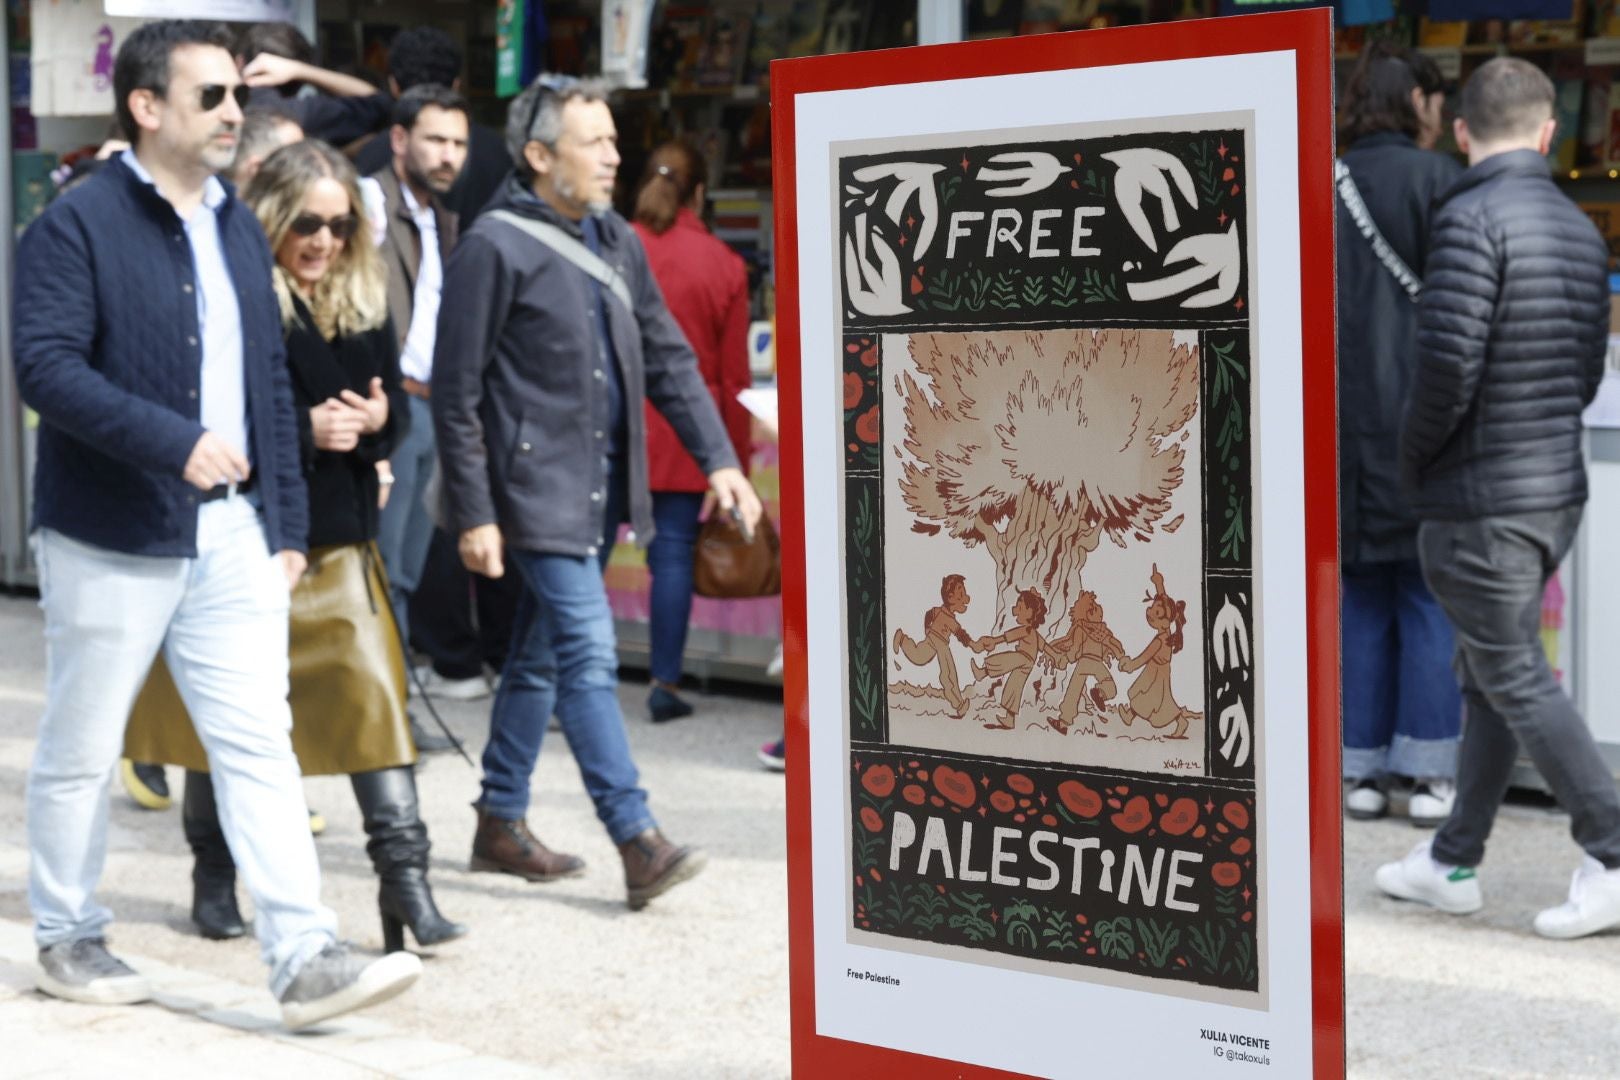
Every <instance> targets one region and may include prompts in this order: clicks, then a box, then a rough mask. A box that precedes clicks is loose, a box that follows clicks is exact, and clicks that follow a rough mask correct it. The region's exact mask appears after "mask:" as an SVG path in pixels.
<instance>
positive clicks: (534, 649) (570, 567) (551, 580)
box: [479, 484, 657, 844]
mask: <svg viewBox="0 0 1620 1080" xmlns="http://www.w3.org/2000/svg"><path fill="white" fill-rule="evenodd" d="M610 490H611V491H613V492H614V495H613V497H610V499H609V507H608V512H607V514H606V515H605V520H606V521H610V522H613V523H614V524H613V525H612V526H611V527H608V528H604V530H603V536H604V542H602V543H600V544H598V553H597V555H596V556H594V557H590V556H575V555H553V554H548V553H546V552H539V551H525V550H522V549H511V550H509V551H508V552H507V560H506V561H507V566H508V568H509V571H515V572H516V573H517V574H518V575H519V577H520V578H521V579H522V581H523V586H524V588H523V591H522V594H521V595H520V596H519V597H518V605H517V614H516V617H515V618H514V620H513V625H512V647H511V650H510V651H509V653H508V654H507V658H506V666H505V667H504V668H503V669H502V670H501V687H500V690H499V691H498V692H497V693H496V695H495V705H494V707H493V709H492V710H491V712H490V718H489V743H488V744H487V745H486V746H485V747H484V761H483V765H484V785H483V796H482V798H481V799H480V800H479V805H480V806H481V807H482V808H483V809H484V810H485V811H487V812H488V813H490V814H492V815H494V816H495V817H498V818H505V819H507V820H517V819H518V818H521V817H523V816H524V815H525V814H527V813H528V809H529V781H530V778H531V777H532V776H533V774H534V766H535V762H536V761H538V760H539V758H540V744H541V742H542V741H543V740H544V739H545V735H546V728H547V726H548V725H549V723H550V721H551V716H552V713H556V715H557V720H558V721H559V723H560V724H561V725H562V733H563V737H564V738H565V739H567V740H568V747H569V749H570V750H572V751H573V752H574V761H575V763H576V764H578V766H579V774H580V777H581V779H583V780H584V781H585V791H586V793H587V794H589V795H590V797H591V801H592V802H594V803H595V804H596V816H597V817H598V818H600V819H601V821H602V824H603V825H604V826H605V827H606V828H607V831H608V835H609V836H611V837H612V838H613V842H614V843H615V844H622V843H624V842H625V841H626V840H630V839H632V838H633V837H635V836H636V835H638V834H639V833H641V832H643V831H644V830H646V829H650V828H653V827H654V826H655V825H656V824H657V822H655V821H654V820H653V816H652V814H651V812H650V811H649V810H648V809H647V792H646V791H645V790H643V789H642V787H641V786H640V785H641V776H640V774H639V773H638V772H637V771H636V763H635V762H634V761H633V760H631V757H630V740H629V737H628V736H627V735H626V734H625V730H624V715H623V713H621V712H620V710H619V697H618V693H617V690H618V685H619V657H618V646H617V642H616V641H615V640H614V636H613V611H612V609H611V608H609V607H608V598H607V588H606V586H605V585H604V584H603V581H602V570H603V568H604V567H605V566H606V565H607V560H608V554H609V552H610V550H611V546H610V545H611V543H612V539H613V538H612V535H611V533H612V531H613V530H616V529H617V528H618V525H617V523H618V522H619V520H620V519H622V518H623V516H624V511H623V506H624V500H623V485H622V484H613V485H611V486H610Z"/></svg>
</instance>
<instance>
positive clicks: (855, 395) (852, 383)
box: [844, 371, 866, 409]
mask: <svg viewBox="0 0 1620 1080" xmlns="http://www.w3.org/2000/svg"><path fill="white" fill-rule="evenodd" d="M865 392H866V388H865V386H863V385H862V383H861V377H860V376H859V375H857V374H855V372H853V371H846V372H845V373H844V408H846V409H853V408H854V407H855V406H857V405H859V404H860V403H861V395H862V394H863V393H865Z"/></svg>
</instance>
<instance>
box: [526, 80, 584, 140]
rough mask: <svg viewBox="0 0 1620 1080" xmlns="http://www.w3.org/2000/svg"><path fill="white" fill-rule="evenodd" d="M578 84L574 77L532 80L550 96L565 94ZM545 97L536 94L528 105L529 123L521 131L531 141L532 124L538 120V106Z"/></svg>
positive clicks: (578, 81) (532, 134) (532, 136)
mask: <svg viewBox="0 0 1620 1080" xmlns="http://www.w3.org/2000/svg"><path fill="white" fill-rule="evenodd" d="M579 83H580V80H579V78H578V77H577V76H574V75H542V76H540V77H539V78H538V79H536V80H534V85H535V86H538V87H539V88H540V89H542V90H544V91H546V92H547V93H552V94H567V93H568V92H569V91H570V90H572V89H574V87H576V86H578V85H579ZM545 97H546V95H545V94H536V95H534V101H532V102H531V103H530V104H529V122H528V123H527V124H525V125H524V127H523V131H524V134H526V135H527V136H528V137H529V138H531V139H532V138H534V122H535V121H536V120H538V119H540V105H541V103H542V102H543V101H544V100H545Z"/></svg>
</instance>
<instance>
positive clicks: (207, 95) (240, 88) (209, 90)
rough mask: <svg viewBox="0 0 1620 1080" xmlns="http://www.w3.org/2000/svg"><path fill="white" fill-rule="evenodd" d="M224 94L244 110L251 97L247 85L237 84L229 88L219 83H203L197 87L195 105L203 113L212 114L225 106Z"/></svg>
mask: <svg viewBox="0 0 1620 1080" xmlns="http://www.w3.org/2000/svg"><path fill="white" fill-rule="evenodd" d="M226 94H230V95H231V97H233V98H235V99H236V104H237V105H238V106H239V107H240V108H243V109H245V108H247V104H248V99H249V98H250V97H252V96H253V91H252V90H250V89H248V85H247V83H237V84H236V85H235V86H229V87H227V86H222V85H221V84H219V83H204V84H203V85H202V86H199V87H197V104H199V105H201V106H202V111H203V112H213V111H214V110H215V109H217V108H219V107H220V106H221V105H223V104H225V95H226Z"/></svg>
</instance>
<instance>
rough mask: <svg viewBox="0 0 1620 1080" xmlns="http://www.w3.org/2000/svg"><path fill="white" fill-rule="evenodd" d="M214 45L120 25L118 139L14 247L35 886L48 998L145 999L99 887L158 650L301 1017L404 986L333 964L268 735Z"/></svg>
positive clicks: (282, 765)
mask: <svg viewBox="0 0 1620 1080" xmlns="http://www.w3.org/2000/svg"><path fill="white" fill-rule="evenodd" d="M227 44H228V43H227V41H226V40H225V39H223V38H222V37H221V36H220V31H219V30H218V29H217V28H216V27H214V26H212V25H209V24H204V23H196V22H184V21H175V20H166V21H160V22H153V23H148V24H146V25H144V26H142V27H140V28H139V29H137V30H135V31H133V32H132V33H131V34H130V35H129V36H128V37H127V38H126V39H125V40H124V43H123V44H122V45H121V46H120V48H119V51H118V56H117V59H116V61H115V64H114V71H113V89H114V94H115V98H114V100H115V102H116V105H117V110H118V116H119V120H120V122H121V123H122V124H123V127H124V130H125V131H127V132H128V133H129V134H130V136H131V138H132V141H133V143H134V148H133V149H132V150H130V151H126V152H125V153H124V154H123V155H121V156H120V157H119V158H118V159H117V160H115V161H114V162H113V163H112V164H110V165H109V166H108V167H107V168H105V169H103V170H102V171H101V172H99V173H98V174H96V175H95V176H94V177H92V178H91V179H90V180H88V181H86V182H85V183H84V184H83V185H82V186H81V187H79V188H78V189H77V190H75V191H72V192H70V193H69V194H67V195H65V196H63V197H62V198H61V199H59V200H57V201H56V202H55V203H53V204H52V205H51V206H50V207H49V208H48V209H46V211H45V213H44V214H43V215H42V216H41V217H40V218H39V220H38V221H36V222H35V223H34V225H33V226H32V227H31V228H30V229H29V230H28V232H27V233H26V234H25V235H24V236H23V238H22V241H21V243H20V244H19V245H18V249H17V279H16V281H17V285H16V296H15V303H14V309H13V310H14V311H15V329H14V341H13V355H14V357H15V366H16V372H17V383H18V387H19V389H20V391H21V395H22V398H23V400H24V401H25V402H27V404H28V405H29V406H30V407H31V408H33V409H34V410H35V411H36V412H38V414H39V417H40V427H39V444H38V458H37V464H36V473H35V489H34V490H35V499H34V523H33V524H34V529H35V544H36V549H35V555H36V563H37V565H38V567H39V570H40V603H41V606H42V607H43V608H44V611H45V624H46V629H45V636H46V657H47V670H48V686H47V692H46V705H45V712H44V715H43V716H42V717H41V720H40V728H39V739H38V744H37V746H36V748H35V752H34V760H33V765H32V767H31V768H30V770H29V776H28V846H29V889H28V897H29V907H30V909H31V910H32V911H33V914H34V934H35V939H36V941H37V942H38V945H39V963H40V969H41V970H40V972H39V975H38V985H39V988H40V989H41V990H42V991H43V992H45V993H47V994H50V995H52V996H53V997H59V998H65V999H67V1000H70V1001H82V1002H91V1003H96V1004H126V1003H133V1002H138V1001H143V1000H145V999H146V998H148V997H150V996H151V993H152V988H151V985H150V983H148V981H147V980H146V979H145V978H143V977H142V976H141V975H139V974H137V973H136V972H135V971H133V970H132V969H131V968H130V967H129V966H128V965H127V964H125V963H124V962H123V961H121V960H119V959H118V958H117V957H116V956H114V955H113V954H112V953H111V952H110V951H109V950H108V948H107V944H106V928H107V925H108V924H109V923H110V922H111V921H112V913H111V912H110V911H109V910H108V909H107V908H105V907H104V906H102V905H101V904H99V903H97V902H96V900H95V889H96V883H97V881H98V879H99V878H100V877H101V870H102V865H103V862H104V859H105V856H106V847H107V788H108V782H109V780H110V778H111V773H112V769H113V765H114V764H115V763H116V762H117V761H118V754H119V744H120V743H121V742H122V741H123V735H124V727H125V722H126V720H127V719H128V717H129V711H130V706H131V705H132V704H133V702H134V700H135V696H136V693H137V691H138V690H139V689H140V686H141V682H142V680H143V679H144V678H145V677H146V674H147V671H148V669H149V668H150V667H151V665H152V660H153V658H154V657H155V656H156V655H157V654H158V653H159V651H161V652H162V653H163V654H164V656H165V658H166V660H167V662H168V666H169V668H170V670H171V671H172V672H173V673H174V676H175V680H176V682H177V684H178V686H179V689H180V693H181V694H182V695H183V697H184V698H185V702H186V706H187V709H188V710H189V711H190V713H191V716H192V719H193V721H194V723H195V724H196V729H197V733H198V735H199V736H200V738H201V740H202V743H203V745H204V746H205V747H206V748H207V752H208V759H209V763H210V764H211V765H212V767H213V769H214V773H215V776H216V778H217V780H218V786H219V796H220V799H221V800H222V801H223V803H224V813H223V815H222V816H223V819H224V822H225V830H226V834H227V836H228V837H229V839H230V846H231V849H232V851H233V852H234V853H235V855H236V859H237V862H238V864H239V865H240V866H241V870H242V877H243V880H244V881H245V882H246V884H247V887H248V891H249V893H250V894H251V895H252V897H253V901H254V907H255V908H256V909H257V912H258V919H257V930H258V935H259V942H260V946H261V952H262V955H263V958H264V960H265V962H266V963H267V965H268V966H269V968H270V988H271V991H272V993H274V994H275V995H276V997H277V998H278V999H279V1000H280V1002H281V1015H282V1020H283V1022H284V1023H285V1024H286V1025H287V1026H288V1027H290V1028H299V1027H303V1026H306V1025H309V1024H313V1023H317V1022H319V1021H321V1020H324V1019H328V1018H330V1017H333V1016H336V1015H339V1014H341V1013H345V1012H349V1011H352V1010H354V1009H358V1008H362V1007H365V1006H367V1005H371V1004H374V1003H376V1002H379V1001H383V1000H386V999H387V998H390V997H392V996H394V995H395V994H398V993H399V992H401V991H402V990H404V989H405V988H407V987H408V986H410V985H411V984H412V983H413V982H415V981H416V979H417V977H418V976H419V975H420V974H421V963H420V961H418V960H417V959H416V958H415V957H414V956H409V955H403V954H402V955H399V956H392V957H385V958H383V959H380V960H375V961H369V962H368V961H365V960H362V959H360V958H358V957H356V956H354V955H352V954H351V953H350V952H349V951H348V950H347V948H346V947H345V946H343V945H341V944H339V943H338V941H337V935H336V930H337V920H336V919H335V918H334V916H333V914H332V912H331V911H330V910H328V909H327V908H325V907H323V906H322V905H321V903H320V869H319V867H318V866H317V864H316V859H315V844H314V841H313V840H312V839H311V838H310V835H309V827H308V825H307V823H306V820H307V819H306V816H305V808H304V797H303V791H302V790H301V788H300V785H299V780H298V768H297V764H296V762H295V761H294V759H293V755H292V747H291V745H290V742H289V740H288V737H287V731H288V728H289V726H290V717H289V713H288V708H287V704H286V697H287V659H286V658H287V613H288V603H289V601H288V593H289V591H290V589H291V588H292V586H293V585H294V584H295V583H296V582H297V581H298V579H299V577H300V576H301V575H302V574H303V571H304V568H305V564H306V557H305V548H306V536H307V533H308V525H309V521H308V506H307V503H306V499H307V495H306V490H305V485H304V479H303V474H302V470H301V468H300V464H299V459H298V444H299V440H298V423H297V418H296V417H295V415H294V413H293V408H292V398H291V393H290V390H289V386H288V379H287V371H286V366H285V361H284V350H283V347H282V343H281V333H280V325H279V319H278V316H277V311H276V302H275V294H274V291H273V289H272V286H271V280H270V274H271V260H270V254H269V251H268V249H267V248H266V245H265V239H264V234H263V232H262V231H261V230H260V228H259V223H258V222H257V221H256V220H254V218H253V215H252V214H251V213H250V212H248V211H247V210H246V209H245V208H243V207H242V206H241V204H240V203H238V202H237V201H236V199H235V198H234V197H233V196H232V195H231V193H230V191H229V190H228V189H227V188H226V187H225V186H224V185H223V184H222V183H220V181H219V180H218V179H217V178H216V177H215V176H214V174H215V173H217V172H219V171H220V170H221V169H223V168H225V167H227V166H228V165H229V164H230V163H231V159H232V157H233V156H234V155H235V153H236V136H237V131H238V129H239V127H240V125H241V122H242V113H241V103H242V101H244V100H245V99H246V88H245V87H244V86H243V85H242V83H241V79H240V77H239V76H238V74H237V69H236V65H235V63H234V62H233V60H232V58H231V54H230V51H229V49H228V47H227ZM106 237H117V243H114V244H106V243H101V242H100V241H101V240H102V239H104V238H106Z"/></svg>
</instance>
